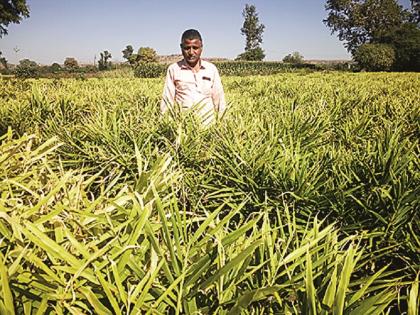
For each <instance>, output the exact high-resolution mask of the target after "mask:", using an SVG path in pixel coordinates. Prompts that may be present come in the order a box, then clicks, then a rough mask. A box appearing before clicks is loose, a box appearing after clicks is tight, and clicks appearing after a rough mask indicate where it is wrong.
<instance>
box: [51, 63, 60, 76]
mask: <svg viewBox="0 0 420 315" xmlns="http://www.w3.org/2000/svg"><path fill="white" fill-rule="evenodd" d="M50 71H51V72H53V73H57V72H60V71H61V66H60V65H59V64H58V63H57V62H54V63H53V64H52V65H51V67H50Z"/></svg>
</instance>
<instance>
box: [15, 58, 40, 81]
mask: <svg viewBox="0 0 420 315" xmlns="http://www.w3.org/2000/svg"><path fill="white" fill-rule="evenodd" d="M39 70H40V67H39V65H38V64H37V63H36V62H35V61H32V60H29V59H23V60H20V61H19V65H18V66H17V67H16V70H15V74H16V76H17V77H19V78H35V77H38V76H39Z"/></svg>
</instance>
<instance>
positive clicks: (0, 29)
mask: <svg viewBox="0 0 420 315" xmlns="http://www.w3.org/2000/svg"><path fill="white" fill-rule="evenodd" d="M27 17H29V7H28V5H27V4H26V0H1V1H0V38H1V37H3V35H7V27H8V26H9V24H10V23H16V24H19V23H20V21H21V20H22V19H23V18H27Z"/></svg>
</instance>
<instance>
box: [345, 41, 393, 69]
mask: <svg viewBox="0 0 420 315" xmlns="http://www.w3.org/2000/svg"><path fill="white" fill-rule="evenodd" d="M353 59H354V61H356V62H357V63H358V64H359V67H360V68H361V69H365V70H367V71H389V70H391V67H392V65H393V64H394V62H395V51H394V49H393V48H392V47H391V46H390V45H387V44H363V45H361V46H360V47H359V48H357V49H356V51H355V52H354V54H353Z"/></svg>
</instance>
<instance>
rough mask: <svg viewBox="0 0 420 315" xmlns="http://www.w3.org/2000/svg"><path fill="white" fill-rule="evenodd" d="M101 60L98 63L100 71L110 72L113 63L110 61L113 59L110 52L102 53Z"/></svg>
mask: <svg viewBox="0 0 420 315" xmlns="http://www.w3.org/2000/svg"><path fill="white" fill-rule="evenodd" d="M100 56H101V58H100V59H99V61H98V68H99V70H109V69H110V68H111V62H110V61H109V59H111V58H112V56H111V53H110V52H109V51H108V50H105V51H104V52H101V53H100Z"/></svg>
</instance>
